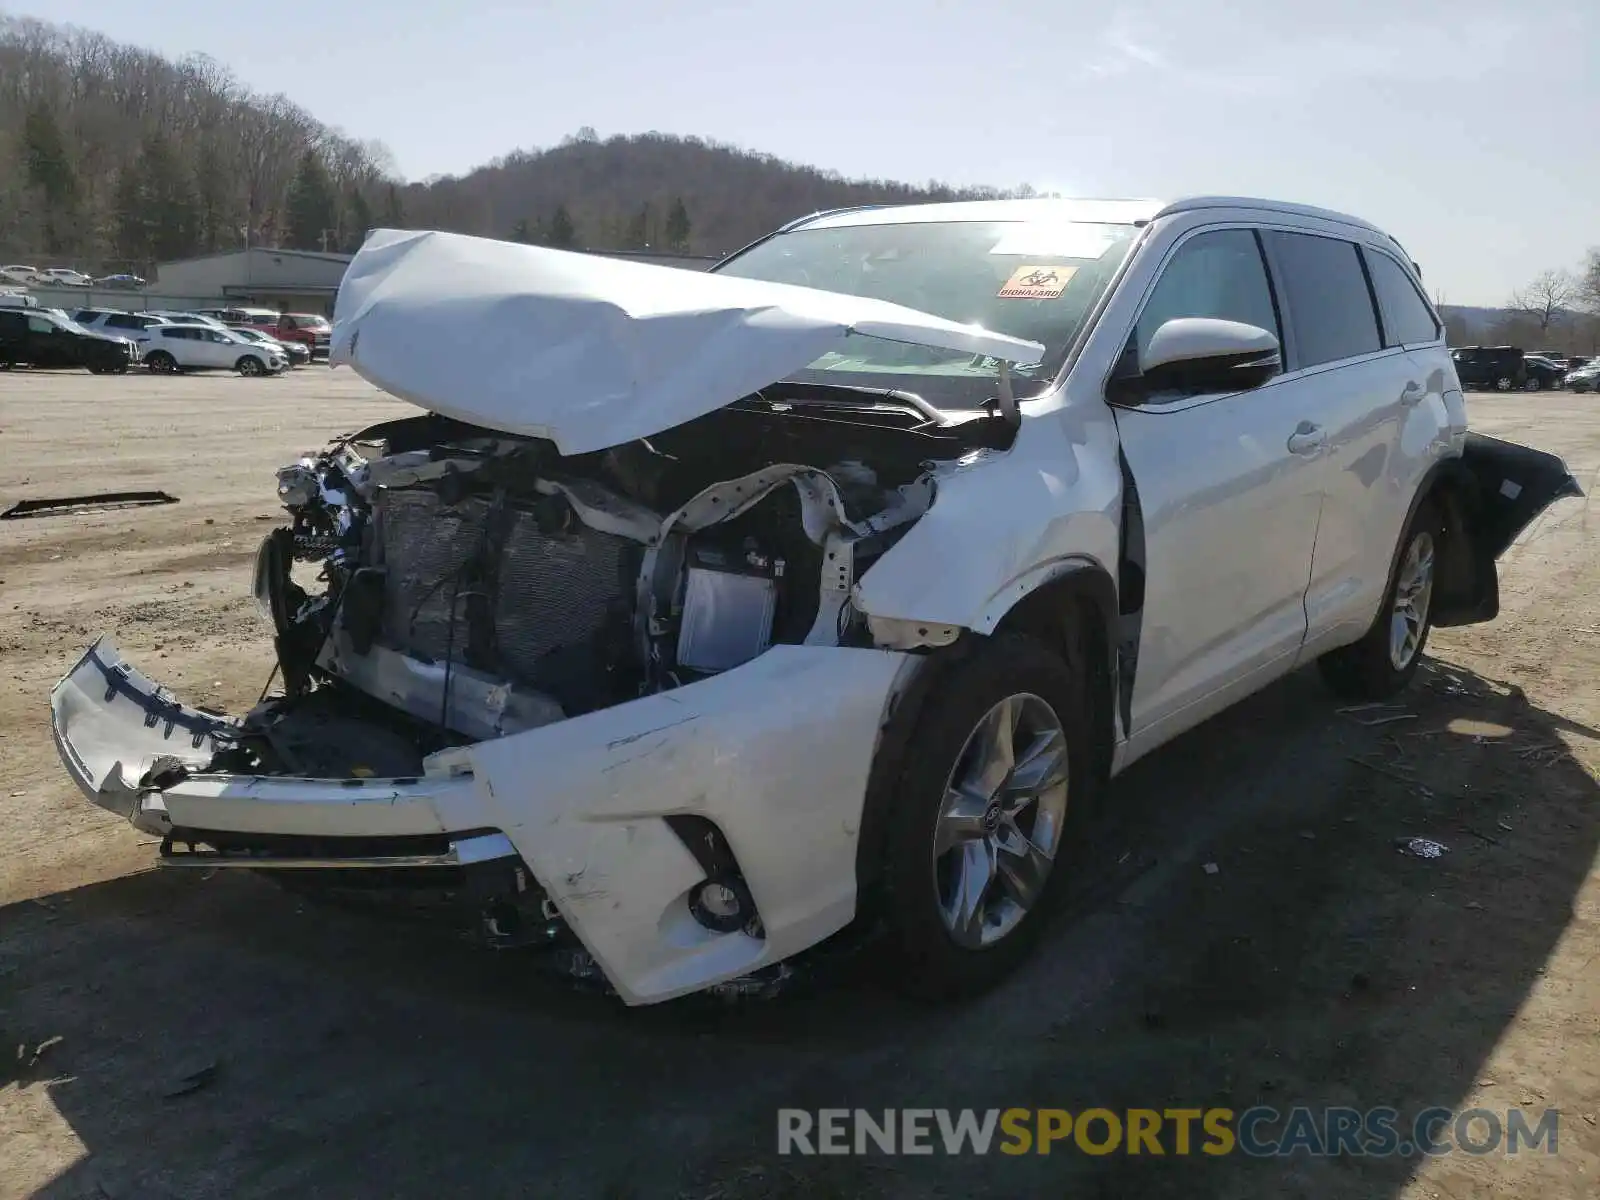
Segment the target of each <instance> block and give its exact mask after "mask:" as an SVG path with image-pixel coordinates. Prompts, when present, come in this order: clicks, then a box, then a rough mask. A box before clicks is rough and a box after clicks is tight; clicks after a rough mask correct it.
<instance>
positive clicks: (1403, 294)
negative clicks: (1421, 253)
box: [1365, 250, 1439, 346]
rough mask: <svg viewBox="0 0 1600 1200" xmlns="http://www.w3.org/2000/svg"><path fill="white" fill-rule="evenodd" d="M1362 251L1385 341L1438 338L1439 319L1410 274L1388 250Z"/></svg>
mask: <svg viewBox="0 0 1600 1200" xmlns="http://www.w3.org/2000/svg"><path fill="white" fill-rule="evenodd" d="M1365 253H1366V259H1367V270H1368V271H1369V272H1370V273H1371V275H1372V288H1373V290H1374V291H1375V292H1377V293H1378V307H1379V309H1380V310H1382V312H1383V333H1384V341H1385V342H1387V343H1388V344H1389V345H1391V346H1399V345H1406V344H1413V343H1416V342H1431V341H1433V340H1434V339H1435V338H1437V337H1438V336H1439V323H1438V322H1437V321H1435V320H1434V319H1433V312H1432V310H1431V309H1429V308H1428V302H1427V301H1426V300H1424V299H1423V298H1422V295H1421V293H1419V292H1418V291H1417V287H1416V284H1414V283H1412V282H1411V276H1409V275H1408V274H1406V272H1405V270H1404V269H1403V268H1402V267H1401V266H1400V264H1399V263H1397V262H1395V261H1394V259H1392V258H1390V257H1389V256H1388V255H1387V254H1383V253H1381V252H1379V251H1377V250H1368V251H1366V252H1365Z"/></svg>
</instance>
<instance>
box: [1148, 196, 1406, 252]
mask: <svg viewBox="0 0 1600 1200" xmlns="http://www.w3.org/2000/svg"><path fill="white" fill-rule="evenodd" d="M1208 208H1257V209H1261V210H1263V211H1266V212H1281V213H1292V214H1293V215H1295V216H1297V217H1317V218H1319V219H1321V220H1324V221H1336V222H1338V223H1339V224H1341V225H1352V226H1354V227H1355V228H1357V229H1365V230H1367V231H1368V232H1370V233H1376V234H1381V235H1382V236H1383V237H1386V238H1387V237H1389V235H1388V234H1387V233H1384V231H1383V230H1381V229H1379V228H1378V227H1377V226H1376V225H1374V224H1373V223H1372V222H1371V221H1363V220H1362V219H1361V218H1360V217H1352V216H1351V215H1350V214H1349V213H1342V212H1335V211H1334V210H1333V209H1331V208H1317V207H1316V206H1314V205H1311V204H1292V203H1290V202H1289V201H1287V200H1263V199H1261V198H1259V197H1255V196H1187V197H1185V198H1184V199H1182V200H1174V201H1173V202H1172V203H1171V204H1169V205H1167V206H1166V207H1165V208H1163V209H1162V210H1161V211H1160V212H1158V213H1157V214H1156V217H1157V218H1160V217H1167V216H1171V215H1172V214H1174V213H1183V212H1198V211H1202V210H1204V209H1208ZM1390 240H1391V241H1393V240H1394V239H1392V238H1390ZM1398 244H1399V243H1396V245H1398Z"/></svg>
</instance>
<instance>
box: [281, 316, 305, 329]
mask: <svg viewBox="0 0 1600 1200" xmlns="http://www.w3.org/2000/svg"><path fill="white" fill-rule="evenodd" d="M278 323H279V324H280V325H282V326H283V328H285V329H299V328H300V326H299V325H298V324H297V323H296V322H295V319H294V318H293V317H283V318H282V319H281V320H280V321H279V322H278Z"/></svg>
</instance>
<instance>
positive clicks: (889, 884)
mask: <svg viewBox="0 0 1600 1200" xmlns="http://www.w3.org/2000/svg"><path fill="white" fill-rule="evenodd" d="M1087 717H1088V714H1087V705H1086V697H1085V694H1084V687H1083V684H1082V681H1081V680H1079V679H1078V678H1077V677H1076V676H1075V675H1074V673H1073V672H1072V670H1071V669H1069V668H1068V666H1067V665H1066V664H1065V663H1064V662H1062V661H1061V659H1060V658H1058V657H1057V656H1055V655H1054V654H1052V653H1051V651H1050V649H1049V648H1048V647H1046V646H1045V645H1043V644H1042V643H1040V642H1037V641H1035V640H1034V639H1032V638H1028V637H1023V636H1019V635H1009V634H1003V635H1000V636H998V637H996V638H995V639H994V640H993V641H992V642H991V643H989V644H988V645H987V646H985V647H984V649H983V650H982V651H980V652H979V653H978V654H977V656H976V657H974V658H972V659H970V660H968V661H967V662H966V663H964V664H961V665H960V666H958V667H956V668H954V669H953V671H952V675H951V678H950V679H949V680H947V681H946V683H945V685H944V686H942V687H940V689H939V691H938V693H937V694H936V695H934V696H933V697H931V698H930V699H929V700H928V702H927V707H926V708H925V709H924V710H923V712H922V713H921V715H920V717H919V719H918V724H917V728H916V732H915V735H914V738H913V742H912V744H913V745H914V746H916V747H917V748H918V749H917V751H916V752H915V753H914V754H913V755H912V757H911V759H910V761H909V762H908V764H907V765H906V767H905V769H904V771H903V773H902V776H901V779H900V781H899V786H898V788H897V792H896V795H895V798H894V802H893V803H894V808H893V810H892V812H891V814H890V819H889V827H888V841H887V844H886V847H885V863H884V889H885V895H884V915H885V917H886V919H887V924H888V928H889V936H890V939H891V941H892V943H893V946H894V949H895V951H896V955H897V957H898V959H899V960H900V963H901V966H902V968H903V969H902V970H900V971H899V972H898V974H897V977H898V979H899V980H900V982H901V984H902V986H903V987H905V988H906V989H907V990H908V991H910V992H912V993H913V994H915V995H919V996H922V997H927V998H939V997H947V996H953V995H960V994H965V993H972V992H978V991H982V990H984V989H985V988H988V987H990V986H992V985H993V984H995V983H997V982H998V981H999V980H1000V979H1001V978H1003V977H1004V976H1005V975H1006V974H1007V973H1008V972H1010V971H1011V970H1012V969H1013V968H1015V967H1016V966H1017V964H1018V963H1019V962H1020V961H1021V960H1022V959H1023V957H1024V956H1026V955H1027V953H1028V952H1029V951H1030V949H1031V948H1032V946H1033V944H1034V943H1035V942H1036V941H1037V940H1038V937H1039V934H1040V933H1041V931H1042V930H1043V928H1044V925H1045V923H1046V922H1047V920H1048V916H1049V913H1050V911H1051V910H1052V908H1054V907H1056V905H1057V903H1058V901H1059V899H1060V897H1061V896H1062V895H1063V894H1064V890H1065V888H1066V887H1067V885H1068V883H1069V877H1070V876H1071V874H1072V871H1071V869H1070V867H1069V865H1068V863H1069V861H1070V860H1071V859H1072V858H1073V856H1074V854H1075V852H1076V851H1078V850H1080V849H1081V847H1082V843H1083V835H1082V831H1083V828H1084V824H1085V818H1086V817H1087V815H1088V813H1089V812H1090V810H1091V800H1092V797H1091V791H1092V788H1093V786H1094V772H1093V769H1092V765H1091V763H1092V758H1091V752H1090V739H1089V724H1088V719H1087Z"/></svg>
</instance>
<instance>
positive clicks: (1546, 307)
mask: <svg viewBox="0 0 1600 1200" xmlns="http://www.w3.org/2000/svg"><path fill="white" fill-rule="evenodd" d="M1577 299H1578V281H1577V279H1575V278H1574V277H1573V275H1572V272H1571V271H1542V272H1540V273H1539V275H1538V276H1536V277H1535V278H1534V280H1533V282H1532V283H1530V284H1528V286H1527V287H1525V288H1521V289H1519V290H1518V291H1515V292H1513V293H1511V305H1510V307H1511V309H1512V310H1513V311H1514V312H1518V313H1521V314H1523V315H1524V316H1527V317H1529V318H1531V319H1532V320H1533V322H1534V323H1535V324H1536V325H1538V327H1539V333H1540V335H1541V336H1543V335H1544V334H1547V333H1549V332H1550V327H1551V326H1552V325H1555V324H1558V323H1560V321H1561V320H1562V319H1563V318H1565V317H1566V315H1567V311H1568V309H1569V308H1570V307H1571V305H1572V304H1573V302H1574V301H1576V300H1577Z"/></svg>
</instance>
